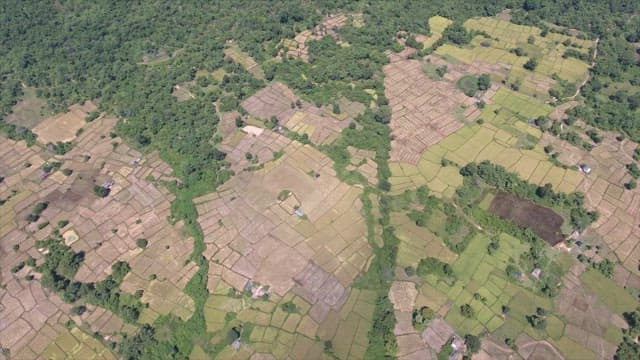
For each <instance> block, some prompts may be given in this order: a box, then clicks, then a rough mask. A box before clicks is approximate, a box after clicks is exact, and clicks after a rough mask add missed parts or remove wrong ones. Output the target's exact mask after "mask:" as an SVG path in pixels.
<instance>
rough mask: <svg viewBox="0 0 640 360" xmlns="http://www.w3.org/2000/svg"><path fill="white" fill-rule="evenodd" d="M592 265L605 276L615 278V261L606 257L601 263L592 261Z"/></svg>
mask: <svg viewBox="0 0 640 360" xmlns="http://www.w3.org/2000/svg"><path fill="white" fill-rule="evenodd" d="M591 266H593V268H594V269H596V270H598V271H600V273H601V274H602V275H604V276H605V277H607V278H609V279H612V278H613V269H614V266H615V263H614V262H612V261H611V260H609V259H604V260H602V261H600V262H599V263H595V262H594V263H592V264H591Z"/></svg>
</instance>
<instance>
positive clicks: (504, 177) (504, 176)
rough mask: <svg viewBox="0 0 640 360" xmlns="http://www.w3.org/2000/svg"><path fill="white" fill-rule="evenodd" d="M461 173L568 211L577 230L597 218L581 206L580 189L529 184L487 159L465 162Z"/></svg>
mask: <svg viewBox="0 0 640 360" xmlns="http://www.w3.org/2000/svg"><path fill="white" fill-rule="evenodd" d="M460 175H462V176H464V177H465V178H470V179H474V178H476V179H481V180H482V181H483V182H484V183H485V184H487V185H489V186H491V187H494V188H496V189H498V190H501V191H505V192H509V193H511V194H514V195H517V196H519V197H522V198H525V199H529V200H533V201H535V202H537V203H539V204H541V205H545V206H549V207H555V208H560V209H562V210H564V211H567V212H569V214H570V222H571V225H572V226H573V227H574V228H575V229H577V230H584V229H585V228H586V227H587V226H589V224H591V223H593V222H594V221H596V220H598V216H599V215H598V213H597V212H596V211H587V210H586V209H585V208H584V204H585V202H584V194H582V193H579V192H575V193H571V194H565V193H556V192H555V191H553V189H552V186H551V184H545V185H544V186H539V185H534V184H530V183H528V182H527V181H524V180H522V179H520V178H519V176H518V175H517V174H516V173H511V172H509V171H507V170H506V169H505V168H504V167H502V166H500V165H495V164H492V163H491V162H489V161H487V160H485V161H482V162H480V163H475V162H472V163H469V164H467V165H466V166H464V167H463V168H462V169H460ZM465 193H467V192H466V191H465V190H461V191H459V192H458V194H459V195H463V194H465ZM467 200H469V199H467Z"/></svg>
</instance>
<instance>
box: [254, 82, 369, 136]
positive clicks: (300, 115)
mask: <svg viewBox="0 0 640 360" xmlns="http://www.w3.org/2000/svg"><path fill="white" fill-rule="evenodd" d="M241 105H242V107H243V108H244V109H245V110H247V112H248V113H249V114H250V115H252V116H254V117H256V118H258V119H261V120H265V121H269V120H271V119H272V118H273V117H275V118H277V119H278V124H279V125H281V126H284V127H286V128H288V129H289V130H291V131H293V132H296V133H298V134H299V135H305V134H306V136H308V137H309V140H311V142H313V143H314V144H328V143H331V142H333V141H334V140H335V139H337V138H338V136H339V135H340V132H341V131H342V129H344V128H346V127H347V126H348V125H349V123H350V122H351V121H352V120H353V118H352V117H351V116H350V115H349V114H348V113H346V112H345V113H343V114H340V115H338V114H334V113H332V112H331V111H330V110H329V109H328V108H327V107H323V108H319V107H317V106H315V105H313V104H310V103H308V102H306V101H302V100H300V98H298V97H297V96H296V95H295V94H294V93H293V91H291V90H290V89H289V88H288V87H287V86H285V85H283V84H281V83H278V82H276V83H272V84H270V85H268V86H267V87H265V88H264V89H262V90H260V91H258V92H257V93H255V94H254V95H253V96H251V97H250V98H248V99H246V100H245V101H243V102H242V104H241ZM357 110H358V109H355V111H357Z"/></svg>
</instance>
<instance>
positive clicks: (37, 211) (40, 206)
mask: <svg viewBox="0 0 640 360" xmlns="http://www.w3.org/2000/svg"><path fill="white" fill-rule="evenodd" d="M47 207H49V203H48V202H47V201H43V202H39V203H37V204H36V206H34V207H33V210H31V213H30V214H29V215H27V221H28V222H30V223H33V222H36V221H38V220H39V219H40V215H41V214H42V212H44V211H45V210H46V209H47Z"/></svg>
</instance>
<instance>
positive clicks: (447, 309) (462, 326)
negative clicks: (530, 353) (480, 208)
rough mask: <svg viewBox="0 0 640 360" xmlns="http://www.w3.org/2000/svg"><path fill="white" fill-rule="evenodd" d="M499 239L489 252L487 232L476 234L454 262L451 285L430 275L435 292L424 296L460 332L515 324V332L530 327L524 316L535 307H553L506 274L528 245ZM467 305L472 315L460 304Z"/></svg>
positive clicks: (489, 330) (504, 237)
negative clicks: (463, 311) (506, 310)
mask: <svg viewBox="0 0 640 360" xmlns="http://www.w3.org/2000/svg"><path fill="white" fill-rule="evenodd" d="M499 241H500V248H499V249H498V250H497V251H496V252H494V253H493V254H492V255H489V254H488V253H487V251H486V248H487V246H488V244H489V242H490V240H489V238H488V237H487V236H486V235H484V234H479V235H477V236H476V237H475V238H474V239H473V240H472V241H471V243H470V244H469V246H468V247H467V249H466V250H465V251H464V252H463V253H462V254H461V255H460V257H459V258H458V260H457V261H456V262H455V263H454V264H453V265H452V267H453V271H454V273H455V275H456V278H457V281H456V282H455V283H454V284H453V285H452V286H450V285H447V284H446V283H444V282H443V281H440V280H438V278H437V277H436V276H433V275H427V278H426V279H427V282H428V284H429V287H427V289H430V290H436V291H435V292H431V291H429V292H425V293H421V295H422V296H424V297H425V298H426V299H427V301H428V302H429V303H431V304H433V305H440V304H441V305H440V308H439V309H440V310H439V312H440V313H444V314H443V315H444V316H445V320H446V321H447V322H448V323H449V324H451V326H453V328H454V329H455V330H456V332H458V333H460V334H467V333H471V334H479V333H481V332H484V331H486V332H489V333H493V332H496V331H498V332H500V329H503V330H504V329H505V327H513V326H515V327H517V328H518V331H516V332H514V333H513V334H515V333H518V332H521V331H522V330H523V329H525V328H526V327H528V324H527V323H526V319H525V315H528V314H530V313H532V312H535V308H536V306H540V307H544V308H545V309H551V308H552V304H551V302H550V300H548V299H546V298H542V297H540V296H537V295H535V294H533V293H532V292H531V291H529V290H528V289H527V288H525V287H523V286H521V285H519V284H516V283H514V282H513V281H511V280H509V279H508V278H507V276H506V273H505V268H506V267H507V265H508V264H510V263H511V262H512V261H513V259H517V258H518V257H519V256H520V254H522V253H523V252H525V251H526V250H527V247H528V246H527V245H525V244H523V243H521V242H520V240H517V239H515V238H513V237H511V236H509V235H506V234H500V235H499ZM447 299H449V300H447ZM443 301H444V302H443ZM464 304H469V305H470V306H471V307H472V309H473V316H471V317H464V316H463V315H462V314H461V312H460V307H461V306H462V305H464ZM504 305H507V306H509V307H510V308H511V313H510V314H509V315H508V316H506V317H505V316H503V306H504ZM436 309H438V308H437V307H436ZM513 334H511V335H513ZM541 335H542V334H539V335H537V337H539V336H541Z"/></svg>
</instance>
